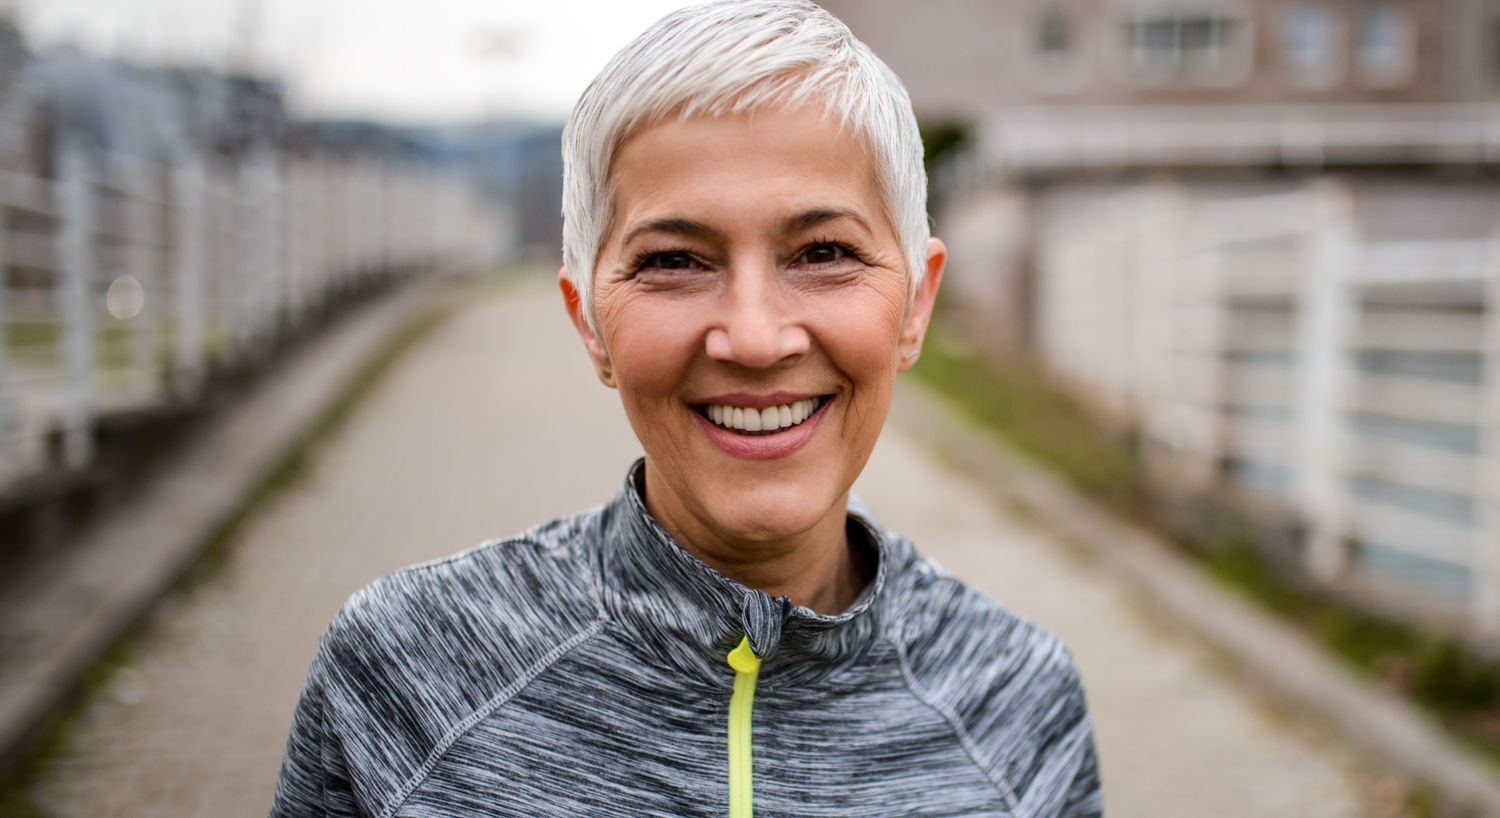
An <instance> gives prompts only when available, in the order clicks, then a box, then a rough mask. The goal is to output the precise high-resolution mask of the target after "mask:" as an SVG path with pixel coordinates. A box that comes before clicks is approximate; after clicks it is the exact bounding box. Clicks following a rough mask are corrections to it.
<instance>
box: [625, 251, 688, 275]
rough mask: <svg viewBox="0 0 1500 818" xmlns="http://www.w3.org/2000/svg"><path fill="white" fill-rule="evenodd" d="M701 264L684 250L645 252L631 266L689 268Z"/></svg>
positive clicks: (638, 268) (637, 269) (642, 267)
mask: <svg viewBox="0 0 1500 818" xmlns="http://www.w3.org/2000/svg"><path fill="white" fill-rule="evenodd" d="M698 266H701V265H700V263H699V261H698V259H697V258H695V257H694V256H693V254H692V253H689V252H687V251H684V250H667V251H663V252H649V251H648V252H645V253H641V254H640V255H639V256H637V257H636V260H635V263H634V264H633V265H632V267H633V268H634V269H635V270H636V271H637V272H639V271H641V270H690V269H693V268H694V267H698Z"/></svg>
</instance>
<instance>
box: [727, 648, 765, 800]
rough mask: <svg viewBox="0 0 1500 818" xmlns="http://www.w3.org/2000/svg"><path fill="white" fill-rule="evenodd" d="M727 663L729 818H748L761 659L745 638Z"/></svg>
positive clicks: (752, 778)
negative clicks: (730, 688) (730, 681)
mask: <svg viewBox="0 0 1500 818" xmlns="http://www.w3.org/2000/svg"><path fill="white" fill-rule="evenodd" d="M728 661H729V666H730V667H732V668H734V693H733V694H732V695H731V696H730V697H729V818H751V816H753V815H754V814H755V810H754V808H753V807H752V805H751V801H752V794H753V793H752V790H753V784H754V780H755V770H754V767H753V766H752V765H751V763H750V710H751V706H752V705H753V704H754V703H755V681H756V679H757V678H758V677H759V676H760V657H759V656H756V655H755V651H753V650H751V649H750V637H749V636H748V635H747V636H744V637H741V638H740V643H739V645H738V646H736V647H735V649H734V650H732V651H730V652H729V657H728Z"/></svg>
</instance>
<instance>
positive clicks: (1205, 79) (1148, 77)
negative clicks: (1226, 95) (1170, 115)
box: [1127, 11, 1248, 84]
mask: <svg viewBox="0 0 1500 818" xmlns="http://www.w3.org/2000/svg"><path fill="white" fill-rule="evenodd" d="M1244 26H1245V23H1244V21H1243V20H1242V19H1240V18H1239V17H1236V16H1231V15H1229V14H1227V13H1225V12H1222V11H1197V12H1193V11H1183V12H1166V13H1147V14H1141V15H1139V16H1137V17H1135V18H1134V19H1133V20H1131V21H1130V22H1129V24H1128V26H1127V31H1128V38H1129V45H1130V64H1131V68H1132V69H1133V71H1134V73H1135V75H1136V76H1137V77H1138V78H1139V79H1142V80H1145V81H1147V82H1153V83H1174V82H1187V83H1207V84H1215V83H1220V82H1223V81H1225V80H1233V79H1237V78H1239V77H1240V76H1242V75H1243V72H1244V69H1245V68H1246V67H1247V56H1248V48H1246V46H1245V44H1244V43H1243V40H1244V39H1245V37H1246V36H1248V35H1246V34H1245V33H1244V32H1243V31H1242V29H1243V28H1244Z"/></svg>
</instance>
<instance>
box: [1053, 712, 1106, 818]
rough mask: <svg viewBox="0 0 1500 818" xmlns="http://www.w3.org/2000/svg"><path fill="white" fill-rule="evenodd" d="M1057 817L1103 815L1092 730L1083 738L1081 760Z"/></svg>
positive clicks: (1102, 794) (1093, 817) (1076, 817)
mask: <svg viewBox="0 0 1500 818" xmlns="http://www.w3.org/2000/svg"><path fill="white" fill-rule="evenodd" d="M1058 815H1059V818H1101V817H1102V816H1103V815H1104V792H1103V788H1102V786H1101V784H1100V781H1099V756H1098V754H1097V752H1096V751H1095V749H1094V732H1093V730H1092V728H1090V729H1089V731H1088V733H1087V735H1086V736H1085V738H1084V747H1083V761H1082V762H1081V763H1080V764H1079V765H1078V772H1077V774H1075V775H1074V776H1073V783H1071V784H1069V785H1068V792H1067V794H1066V795H1065V796H1064V797H1063V807H1062V811H1061V812H1060V813H1058Z"/></svg>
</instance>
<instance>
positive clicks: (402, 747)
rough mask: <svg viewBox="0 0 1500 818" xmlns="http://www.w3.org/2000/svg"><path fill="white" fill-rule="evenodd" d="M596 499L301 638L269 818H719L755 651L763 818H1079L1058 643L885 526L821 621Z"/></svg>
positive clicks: (1081, 728) (858, 521)
mask: <svg viewBox="0 0 1500 818" xmlns="http://www.w3.org/2000/svg"><path fill="white" fill-rule="evenodd" d="M641 469H642V463H641V461H637V462H636V464H635V466H633V467H632V469H631V472H630V476H629V477H628V478H627V480H626V485H625V487H624V488H623V489H622V490H621V491H620V493H619V494H618V495H617V496H616V497H615V498H614V499H613V500H612V501H611V502H610V503H608V504H607V505H604V506H601V507H598V508H595V509H591V510H589V511H586V512H583V513H581V514H578V515H575V516H572V517H567V518H563V519H559V520H554V521H552V522H548V523H545V524H542V525H539V526H537V527H535V528H533V529H532V530H530V531H528V532H526V533H524V534H522V535H521V536H519V537H516V538H514V539H510V540H504V541H489V542H485V543H482V544H480V545H478V546H476V547H475V548H472V549H470V550H468V551H465V552H462V553H459V554H455V555H453V556H451V557H448V558H446V559H442V560H437V561H433V562H428V563H423V564H421V565H416V566H412V567H410V568H406V569H404V570H401V571H397V572H395V573H392V574H389V575H387V576H385V577H382V578H380V579H378V580H376V581H375V582H372V583H371V584H369V585H368V586H366V587H365V588H363V589H361V590H360V591H358V592H356V593H355V594H354V595H353V596H351V597H350V598H349V600H348V602H347V603H346V604H345V605H344V607H343V608H342V609H341V610H340V611H339V612H338V614H337V615H336V616H335V617H334V619H333V622H332V623H331V624H330V625H329V626H328V629H327V630H326V631H325V632H324V634H323V637H322V639H321V640H320V641H319V644H318V649H317V654H316V656H315V658H314V659H313V662H312V667H311V669H310V670H309V671H308V676H307V683H306V685H305V687H304V689H303V692H302V698H301V701H300V702H299V703H298V705H297V709H296V712H295V714H294V716H293V722H292V730H291V735H290V737H289V738H288V740H287V746H286V757H285V759H284V761H283V763H282V770H281V778H280V781H279V782H278V784H277V787H276V796H275V803H274V805H273V806H272V808H271V816H273V818H289V817H290V816H378V817H379V818H390V816H432V817H433V818H436V816H443V817H444V818H456V817H458V816H502V815H503V816H517V815H526V816H533V815H557V816H563V815H567V816H572V815H588V816H595V815H599V816H603V815H651V816H700V815H701V816H723V815H726V814H727V813H728V803H729V789H728V758H727V741H728V739H727V725H728V712H729V697H730V693H731V691H732V688H733V681H734V671H733V670H732V669H731V668H730V667H729V666H728V665H727V664H726V662H725V656H726V654H727V653H728V652H729V650H730V649H731V648H733V647H734V646H735V645H736V644H737V643H738V642H739V640H740V638H741V637H742V636H746V635H748V637H749V639H750V642H751V647H752V648H754V650H755V652H756V653H757V654H758V655H759V656H761V657H762V665H761V673H760V679H759V682H758V685H757V687H756V693H755V703H754V711H753V716H752V722H753V733H752V735H753V738H752V741H753V760H754V793H755V795H754V806H755V813H756V815H757V816H782V815H785V816H841V817H842V818H847V817H848V816H959V815H963V816H981V815H982V816H1013V817H1015V818H1044V817H1045V818H1050V817H1051V816H1067V818H1076V817H1080V816H1094V815H1100V814H1101V813H1102V807H1101V802H1100V789H1099V773H1098V769H1097V766H1096V760H1095V759H1096V756H1095V749H1094V739H1093V734H1092V731H1091V728H1090V722H1089V717H1088V712H1087V708H1086V705H1085V699H1084V693H1083V688H1082V686H1081V684H1080V682H1079V678H1078V674H1077V671H1076V669H1075V667H1074V664H1073V660H1072V657H1071V656H1070V654H1069V653H1068V651H1067V649H1066V648H1065V647H1064V646H1063V644H1062V643H1061V642H1060V641H1058V639H1057V638H1055V637H1054V636H1052V635H1051V634H1049V633H1048V632H1046V631H1044V630H1042V629H1041V628H1040V627H1038V626H1037V625H1035V624H1034V623H1031V622H1029V621H1027V620H1026V619H1023V618H1021V617H1019V616H1017V615H1016V614H1014V613H1012V612H1010V611H1007V610H1006V609H1005V608H1003V607H1001V606H1000V605H999V604H997V603H996V602H994V601H992V600H990V599H989V598H987V597H985V596H984V595H983V594H981V593H979V592H978V591H975V590H973V589H971V588H969V587H968V586H966V585H964V584H963V583H961V582H959V581H958V580H956V579H955V578H953V577H952V576H950V575H949V574H947V573H945V572H944V571H943V569H941V568H939V567H938V566H937V565H936V564H934V563H932V562H931V561H929V560H927V559H925V558H922V557H921V556H919V555H918V554H917V553H916V552H915V550H914V549H913V547H912V545H911V543H910V542H909V541H907V540H906V539H905V538H903V537H900V536H898V535H895V534H892V533H889V532H886V531H884V530H882V529H881V528H880V527H879V525H878V523H876V521H875V520H874V518H873V517H872V516H871V515H870V514H869V513H868V511H867V510H865V509H864V508H863V507H862V506H860V504H859V503H858V501H853V502H851V504H850V509H849V533H850V536H851V537H852V538H855V539H854V541H855V542H856V543H865V544H867V545H868V547H869V548H871V549H875V550H876V551H877V552H878V559H879V562H878V565H879V567H878V569H877V575H876V578H875V580H874V581H873V582H872V583H871V584H870V586H869V587H868V588H866V589H865V591H864V593H863V594H862V595H861V596H860V598H859V599H858V600H857V601H856V602H855V603H854V605H853V606H851V607H850V609H849V610H848V611H846V612H844V613H843V614H841V615H838V616H826V615H822V614H818V613H816V612H813V611H811V610H809V609H807V608H803V607H798V606H793V605H791V604H790V602H789V601H788V600H787V599H786V598H784V597H780V598H773V597H771V596H769V595H768V594H765V593H763V592H760V591H755V590H751V589H749V588H746V587H745V586H743V585H740V584H739V583H736V582H734V581H733V580H730V579H728V578H726V577H724V576H723V575H721V574H719V573H717V572H716V571H714V570H713V569H711V568H709V567H708V566H707V565H705V564H704V563H702V562H700V561H698V560H697V559H695V558H694V557H692V556H691V555H689V554H688V553H687V552H686V551H684V550H683V549H682V548H681V547H679V546H678V545H677V544H676V543H675V542H673V541H672V539H671V537H670V536H668V535H667V534H666V532H665V531H664V530H662V528H661V527H660V526H659V525H658V524H657V523H656V521H655V520H654V519H652V517H651V516H650V514H649V513H648V512H647V510H646V508H645V504H644V502H643V500H642V497H641V492H640V489H639V487H638V481H639V477H640V473H641Z"/></svg>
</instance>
